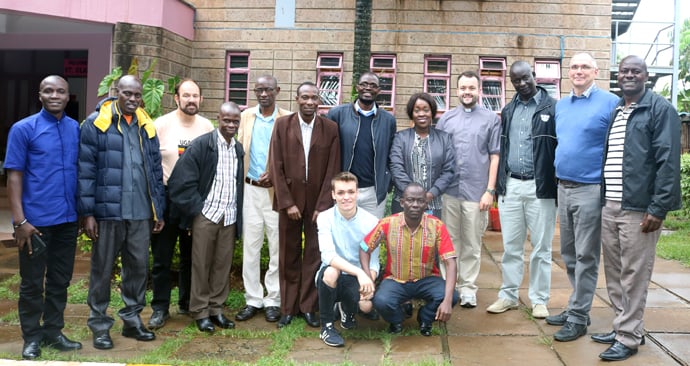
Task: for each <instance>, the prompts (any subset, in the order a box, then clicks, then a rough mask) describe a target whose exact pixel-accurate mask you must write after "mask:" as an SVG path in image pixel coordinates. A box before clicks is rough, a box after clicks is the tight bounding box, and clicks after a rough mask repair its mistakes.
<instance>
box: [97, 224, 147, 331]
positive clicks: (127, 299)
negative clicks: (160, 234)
mask: <svg viewBox="0 0 690 366" xmlns="http://www.w3.org/2000/svg"><path fill="white" fill-rule="evenodd" d="M152 228H153V222H152V221H151V220H124V221H99V222H98V239H96V241H95V242H94V243H93V246H92V248H91V275H90V277H89V295H88V298H87V302H88V304H89V307H90V308H91V313H90V314H89V320H88V321H87V323H86V324H87V325H88V326H89V328H90V329H91V331H93V332H97V331H103V330H109V329H110V328H112V326H113V323H114V319H113V318H112V317H110V316H108V314H107V310H108V305H109V304H110V281H111V278H112V274H113V264H114V263H115V259H116V258H117V256H118V255H120V256H121V258H122V284H121V285H120V290H121V293H122V301H123V302H124V303H125V307H124V308H122V309H120V311H118V313H117V315H118V316H119V317H120V318H121V319H122V321H123V323H124V327H125V328H131V327H137V326H140V325H141V317H140V316H139V314H140V313H141V310H143V309H144V306H146V279H147V277H148V272H149V270H148V264H149V242H150V239H151V229H152Z"/></svg>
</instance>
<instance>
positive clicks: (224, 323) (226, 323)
mask: <svg viewBox="0 0 690 366" xmlns="http://www.w3.org/2000/svg"><path fill="white" fill-rule="evenodd" d="M209 319H211V323H213V324H215V325H217V326H219V327H221V328H223V329H232V328H234V327H235V323H234V322H233V321H232V320H230V319H228V318H226V317H225V315H223V314H218V315H211V316H210V317H209Z"/></svg>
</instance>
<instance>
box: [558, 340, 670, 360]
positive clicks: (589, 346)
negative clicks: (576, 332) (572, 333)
mask: <svg viewBox="0 0 690 366" xmlns="http://www.w3.org/2000/svg"><path fill="white" fill-rule="evenodd" d="M589 334H591V333H589ZM589 334H588V335H587V336H583V337H581V338H579V339H577V340H575V341H572V342H558V341H554V342H553V348H554V350H555V351H556V352H557V353H558V356H559V357H560V358H561V360H562V361H563V363H564V364H565V365H594V364H608V363H607V362H605V361H602V360H601V359H600V358H599V354H600V353H601V352H604V351H606V349H607V348H608V345H606V344H600V343H596V342H593V341H591V340H590V339H589ZM650 343H651V342H647V345H645V346H641V347H640V348H639V351H638V353H637V355H635V356H634V357H631V358H629V359H628V360H625V361H621V362H616V365H658V366H661V365H674V364H676V363H675V362H674V360H673V359H672V358H671V357H670V356H668V355H667V354H666V353H665V352H664V351H663V350H662V349H661V348H659V347H658V346H657V345H655V344H653V343H652V344H650Z"/></svg>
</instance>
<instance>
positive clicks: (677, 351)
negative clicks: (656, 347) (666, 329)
mask: <svg viewBox="0 0 690 366" xmlns="http://www.w3.org/2000/svg"><path fill="white" fill-rule="evenodd" d="M649 337H651V338H652V339H653V340H654V341H655V342H658V343H660V344H662V345H663V347H664V348H665V349H666V350H668V351H669V352H671V354H672V355H671V356H672V357H675V358H676V359H677V360H682V361H684V362H686V364H687V362H688V361H690V347H688V345H690V333H682V334H668V333H651V334H649ZM643 349H644V347H643V348H640V351H642V350H643Z"/></svg>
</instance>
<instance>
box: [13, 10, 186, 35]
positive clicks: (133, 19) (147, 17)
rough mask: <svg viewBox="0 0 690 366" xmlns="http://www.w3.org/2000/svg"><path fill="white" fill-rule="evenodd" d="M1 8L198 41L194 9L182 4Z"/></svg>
mask: <svg viewBox="0 0 690 366" xmlns="http://www.w3.org/2000/svg"><path fill="white" fill-rule="evenodd" d="M0 5H1V7H2V8H4V9H8V10H11V11H17V12H25V13H32V14H39V15H49V16H56V17H62V18H69V19H78V20H85V21H92V22H98V23H110V24H115V23H118V22H123V23H133V24H141V25H149V26H154V27H161V28H165V29H167V30H169V31H171V32H174V33H176V34H179V35H181V36H183V37H185V38H187V39H190V40H193V39H194V8H192V7H191V6H190V5H188V4H186V3H184V2H182V1H180V0H145V1H142V0H117V1H113V0H50V1H46V0H21V1H19V0H17V1H6V0H0Z"/></svg>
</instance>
